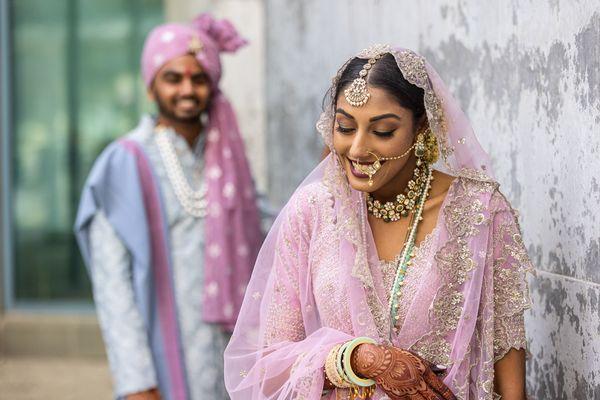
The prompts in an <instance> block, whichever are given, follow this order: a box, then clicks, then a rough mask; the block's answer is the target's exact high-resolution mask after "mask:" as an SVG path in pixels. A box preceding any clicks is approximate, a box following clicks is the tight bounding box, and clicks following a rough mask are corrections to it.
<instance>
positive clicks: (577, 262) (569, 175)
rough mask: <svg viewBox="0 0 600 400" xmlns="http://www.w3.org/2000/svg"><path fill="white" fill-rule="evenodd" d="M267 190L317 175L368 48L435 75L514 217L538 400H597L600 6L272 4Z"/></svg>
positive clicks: (472, 0)
mask: <svg viewBox="0 0 600 400" xmlns="http://www.w3.org/2000/svg"><path fill="white" fill-rule="evenodd" d="M266 3H267V110H268V111H267V112H268V117H267V127H268V130H267V135H268V136H267V138H268V140H267V153H268V157H269V158H268V165H269V166H270V168H269V170H268V182H269V188H270V194H271V197H272V199H273V200H274V201H276V202H277V203H279V204H281V203H283V202H284V201H285V199H286V198H287V197H288V196H289V194H290V193H291V191H292V190H293V188H294V187H295V186H296V185H297V184H298V182H300V181H301V179H302V177H303V176H304V175H305V174H306V173H307V172H308V170H310V169H311V167H312V166H313V165H314V164H315V163H316V161H317V159H318V156H319V153H320V149H321V143H320V141H319V139H318V138H317V135H316V133H315V130H314V128H313V126H314V122H315V121H316V118H317V115H318V112H319V110H320V102H321V99H322V97H323V94H324V90H325V89H326V87H327V86H328V85H329V82H330V79H331V77H332V76H333V75H334V74H335V72H336V69H337V68H338V67H339V66H340V65H341V64H342V62H343V61H345V60H346V58H348V57H349V56H350V55H352V54H354V53H355V52H356V51H357V50H359V49H362V48H364V47H367V46H368V45H369V44H371V43H375V42H379V43H390V44H398V45H402V46H404V47H408V48H412V49H416V50H418V51H419V52H420V53H421V54H423V55H425V56H426V57H427V58H428V59H429V60H430V62H431V63H432V64H433V65H434V66H435V67H436V68H437V70H438V72H439V73H440V75H441V76H442V77H443V78H444V79H445V81H446V82H447V83H448V84H449V86H450V87H451V89H453V91H454V93H455V95H456V97H458V98H459V100H460V101H461V103H462V105H463V108H464V109H465V111H466V112H467V114H468V115H469V116H470V118H471V120H472V122H473V125H474V128H475V131H476V132H477V133H478V136H479V138H480V140H481V141H482V144H483V146H484V147H485V148H486V149H487V150H488V151H489V152H490V153H491V154H492V156H493V160H494V165H495V168H496V173H497V177H498V180H499V181H500V183H501V184H502V187H503V191H504V192H505V193H506V194H507V196H508V197H509V198H510V199H511V200H512V202H513V205H514V206H515V207H516V208H517V209H519V210H520V211H521V215H522V227H523V230H524V236H525V242H526V243H527V244H528V247H529V252H530V255H531V256H532V258H533V260H534V261H535V264H536V265H537V267H538V269H537V276H536V277H533V278H532V279H531V292H532V300H533V308H532V310H531V312H530V313H529V314H528V316H527V328H528V338H529V341H530V350H531V353H532V357H531V359H530V361H529V364H528V386H529V391H530V393H531V394H532V397H533V398H536V399H600V265H599V264H600V207H599V204H600V177H599V176H598V171H600V2H598V1H597V0H587V1H584V0H581V1H577V0H572V1H561V0H531V1H527V2H518V1H501V2H489V1H485V2H484V1H477V0H468V1H459V0H455V1H451V0H445V1H444V0H435V1H427V2H415V1H396V0H387V1H384V0H380V1H364V0H329V1H318V0H293V1H291V0H289V1H285V2H282V1H277V0H267V2H266Z"/></svg>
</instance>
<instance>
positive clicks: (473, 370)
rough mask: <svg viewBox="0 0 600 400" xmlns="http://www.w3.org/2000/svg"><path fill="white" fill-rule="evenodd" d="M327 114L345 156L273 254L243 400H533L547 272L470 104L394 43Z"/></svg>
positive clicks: (280, 231) (234, 350)
mask: <svg viewBox="0 0 600 400" xmlns="http://www.w3.org/2000/svg"><path fill="white" fill-rule="evenodd" d="M325 103H326V104H325V107H324V112H323V114H322V115H321V118H320V120H319V122H318V124H317V127H318V130H319V131H320V133H321V135H322V136H323V139H324V141H325V143H326V145H327V146H328V147H329V149H330V154H329V155H328V156H327V157H326V158H325V160H323V162H322V163H321V164H320V165H319V166H318V167H317V168H316V169H315V170H314V171H313V172H312V173H311V174H310V175H309V176H308V177H307V178H306V180H305V181H304V182H303V183H302V185H301V186H300V187H299V188H298V189H297V190H296V191H295V193H294V194H293V196H292V198H291V199H290V201H289V202H288V204H287V205H286V207H285V208H284V210H283V211H282V213H281V214H280V216H279V217H278V219H277V221H276V223H275V225H274V226H273V228H272V230H271V232H270V233H269V236H268V238H267V240H266V241H265V244H264V245H263V247H262V249H261V251H260V254H259V257H258V260H257V263H256V266H255V269H254V272H253V275H252V279H251V282H250V285H249V287H248V289H247V292H246V297H245V300H244V304H243V307H242V310H241V313H240V317H239V319H238V323H237V325H236V328H235V331H234V333H233V337H232V339H231V341H230V344H229V346H228V348H227V350H226V351H225V375H226V385H227V388H228V391H229V393H230V395H231V398H232V399H319V398H321V397H326V398H331V399H335V398H343V399H346V398H361V399H366V398H371V399H388V398H389V399H453V398H458V399H494V398H497V395H501V396H502V399H506V400H509V399H524V398H525V347H526V341H525V330H524V321H523V311H524V309H526V308H527V307H528V306H529V297H528V289H527V284H526V281H525V275H526V272H527V271H529V270H530V269H531V268H532V266H531V263H530V260H529V258H528V256H527V253H526V250H525V248H524V245H523V242H522V239H521V235H520V232H519V225H518V222H517V219H516V214H515V211H514V210H513V209H512V208H511V206H510V204H509V203H508V201H507V200H506V199H505V197H504V196H503V195H502V194H501V193H500V192H499V190H498V183H497V182H496V181H495V180H494V177H493V173H492V168H491V163H490V160H489V158H488V155H487V154H486V153H485V152H484V151H483V150H482V148H481V146H480V145H479V143H478V141H477V139H476V137H475V135H474V133H473V130H472V128H471V126H470V124H469V121H468V120H467V118H466V116H465V115H464V114H463V112H462V111H461V110H460V108H459V106H458V104H457V102H456V100H454V98H453V97H452V96H451V94H450V93H449V92H448V89H447V88H446V87H445V85H444V84H443V82H442V81H441V79H440V77H439V76H438V75H437V73H436V72H435V71H434V70H433V69H432V67H431V66H430V65H429V64H428V63H427V62H426V61H425V60H424V59H423V58H422V57H421V56H419V55H417V54H415V53H414V52H412V51H410V50H405V49H399V48H390V47H389V46H381V45H378V46H374V47H372V48H370V49H366V50H364V51H363V52H361V53H360V54H359V55H358V56H356V57H354V58H352V59H350V60H349V61H348V62H346V63H345V64H344V65H343V66H342V67H341V69H340V70H339V72H338V74H337V76H336V78H335V79H334V82H333V86H332V87H331V89H330V91H329V94H328V96H327V97H326V102H325Z"/></svg>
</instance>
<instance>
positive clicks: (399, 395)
mask: <svg viewBox="0 0 600 400" xmlns="http://www.w3.org/2000/svg"><path fill="white" fill-rule="evenodd" d="M350 357H351V358H350V362H351V365H352V369H353V370H354V372H355V373H357V374H358V375H359V376H361V377H364V378H370V379H373V380H375V382H377V385H378V386H379V387H380V388H381V389H382V390H383V391H385V392H386V394H387V395H388V396H390V398H391V399H392V400H400V399H413V398H414V399H423V398H425V399H431V400H436V399H444V400H454V399H456V397H455V396H454V395H453V394H452V392H451V391H450V389H449V388H448V387H447V386H446V385H445V384H444V383H443V382H442V380H441V379H440V378H438V377H437V376H436V375H435V374H434V373H433V371H432V370H431V368H430V364H429V362H427V361H426V360H423V359H421V358H420V357H418V356H417V355H415V354H412V353H411V352H409V351H406V350H402V349H398V348H395V347H391V346H381V345H373V344H361V345H359V346H358V347H357V348H356V349H355V350H354V351H353V352H352V354H351V355H350Z"/></svg>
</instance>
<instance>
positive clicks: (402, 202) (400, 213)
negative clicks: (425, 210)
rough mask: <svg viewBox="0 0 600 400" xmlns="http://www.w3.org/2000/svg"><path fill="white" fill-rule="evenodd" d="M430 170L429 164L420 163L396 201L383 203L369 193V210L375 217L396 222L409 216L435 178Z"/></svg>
mask: <svg viewBox="0 0 600 400" xmlns="http://www.w3.org/2000/svg"><path fill="white" fill-rule="evenodd" d="M430 172H431V170H430V168H429V166H428V165H427V164H425V163H423V164H421V165H418V166H417V167H416V168H415V171H414V173H413V177H412V179H411V180H410V181H408V185H407V186H406V188H405V189H404V193H400V194H399V195H398V196H396V200H395V201H387V202H385V203H383V204H382V203H381V202H380V201H379V200H375V199H373V196H371V193H367V211H368V212H369V214H371V215H372V216H374V217H375V218H381V219H383V220H384V221H385V222H396V221H399V220H400V219H401V218H402V217H406V216H408V214H409V213H410V212H411V211H414V210H415V207H416V206H417V205H418V204H417V203H418V202H419V199H420V198H421V197H422V195H423V193H424V192H425V191H428V190H429V183H430V180H432V179H433V178H432V177H431V174H430Z"/></svg>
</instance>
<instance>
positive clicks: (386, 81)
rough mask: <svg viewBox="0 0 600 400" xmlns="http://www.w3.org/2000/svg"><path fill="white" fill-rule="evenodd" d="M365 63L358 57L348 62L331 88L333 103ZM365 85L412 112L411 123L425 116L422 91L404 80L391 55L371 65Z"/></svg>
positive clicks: (386, 55)
mask: <svg viewBox="0 0 600 400" xmlns="http://www.w3.org/2000/svg"><path fill="white" fill-rule="evenodd" d="M366 62H367V60H365V59H363V58H358V57H355V58H353V59H352V60H350V62H348V64H347V65H346V68H345V69H344V71H343V72H342V74H341V76H340V79H339V81H338V83H337V85H336V86H334V87H333V88H332V92H333V95H334V97H333V98H334V101H336V100H337V98H338V96H339V95H340V93H343V91H344V89H346V87H348V86H350V85H351V84H352V82H353V81H354V80H355V79H356V78H357V77H358V74H359V72H360V71H361V70H362V68H363V66H364V65H365V63H366ZM367 84H368V85H369V86H371V87H375V88H379V89H383V90H385V91H386V92H387V93H389V94H390V95H391V96H393V97H394V98H395V99H396V101H398V103H399V104H400V106H402V107H404V108H407V109H409V110H410V111H411V112H412V115H413V121H415V122H416V121H418V120H419V119H420V118H421V117H422V116H423V115H424V114H425V103H424V101H423V96H424V91H423V89H421V88H419V87H417V86H415V85H413V84H412V83H410V82H409V81H407V80H406V79H405V78H404V75H402V72H400V68H398V64H397V63H396V59H395V58H394V56H393V55H391V54H389V53H388V54H385V55H384V56H383V57H381V59H380V60H378V61H377V62H376V63H375V64H374V65H373V68H372V69H371V70H370V71H369V75H368V77H367ZM330 94H331V93H330ZM326 96H327V95H326ZM326 99H327V97H325V99H324V104H325V101H326Z"/></svg>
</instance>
